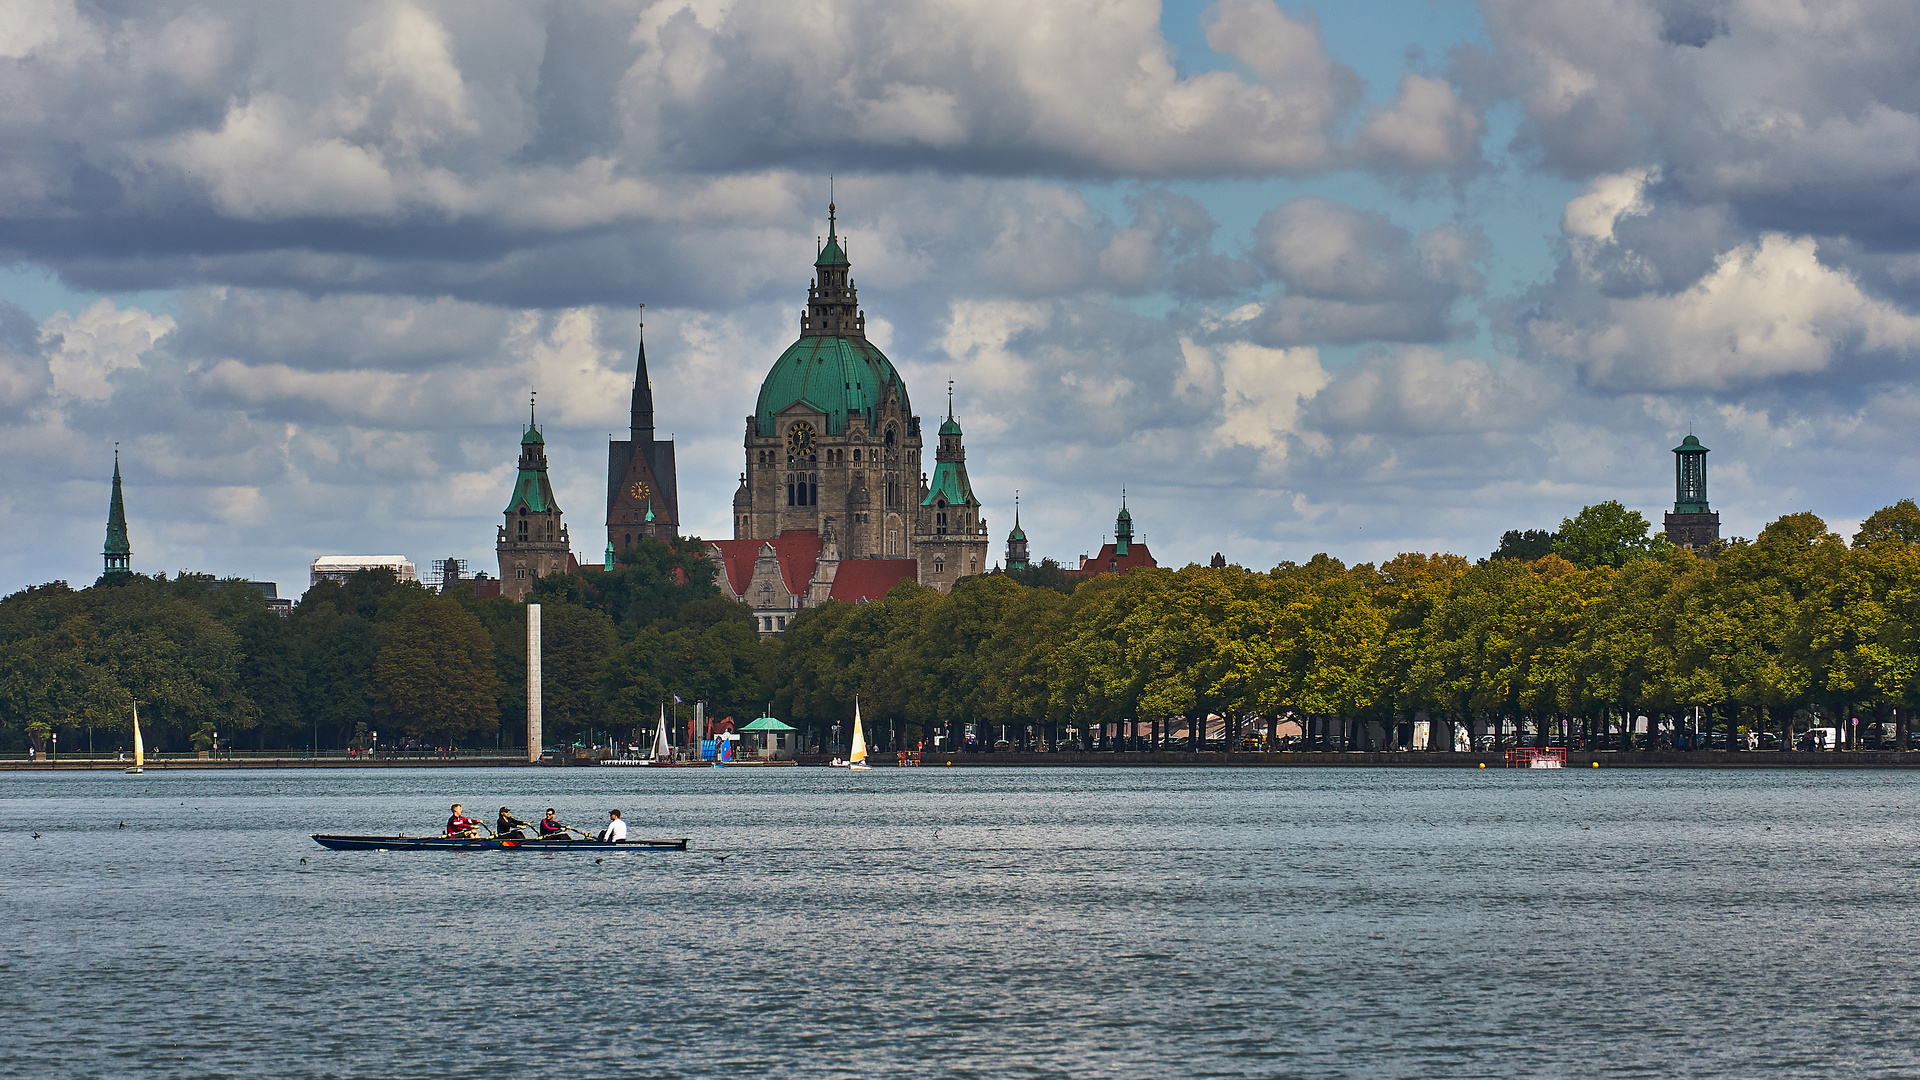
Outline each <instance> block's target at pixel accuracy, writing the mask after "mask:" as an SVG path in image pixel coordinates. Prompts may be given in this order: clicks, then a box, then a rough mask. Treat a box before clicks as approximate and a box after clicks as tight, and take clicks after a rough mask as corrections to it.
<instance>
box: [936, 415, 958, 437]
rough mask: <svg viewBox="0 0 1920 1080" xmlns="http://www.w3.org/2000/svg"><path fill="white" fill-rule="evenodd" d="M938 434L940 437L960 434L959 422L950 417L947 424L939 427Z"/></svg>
mask: <svg viewBox="0 0 1920 1080" xmlns="http://www.w3.org/2000/svg"><path fill="white" fill-rule="evenodd" d="M940 434H942V435H958V434H960V421H958V420H955V419H954V418H953V417H951V416H949V417H947V422H946V423H944V424H941V425H940Z"/></svg>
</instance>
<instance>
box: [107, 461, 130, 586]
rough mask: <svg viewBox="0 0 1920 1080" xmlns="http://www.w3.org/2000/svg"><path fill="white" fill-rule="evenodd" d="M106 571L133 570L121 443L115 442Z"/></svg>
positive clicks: (108, 510) (108, 509)
mask: <svg viewBox="0 0 1920 1080" xmlns="http://www.w3.org/2000/svg"><path fill="white" fill-rule="evenodd" d="M101 554H102V555H103V556H104V557H105V561H106V573H109V574H125V573H131V572H132V570H133V546H132V545H131V544H129V543H128V542H127V505H126V502H125V500H124V499H123V498H122V496H121V494H120V444H119V443H114V444H113V497H112V499H111V500H109V501H108V503H107V546H106V549H105V550H104V551H103V552H102V553H101Z"/></svg>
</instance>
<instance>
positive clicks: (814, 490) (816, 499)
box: [807, 473, 820, 506]
mask: <svg viewBox="0 0 1920 1080" xmlns="http://www.w3.org/2000/svg"><path fill="white" fill-rule="evenodd" d="M807 505H808V506H818V505H820V474H819V473H809V474H807Z"/></svg>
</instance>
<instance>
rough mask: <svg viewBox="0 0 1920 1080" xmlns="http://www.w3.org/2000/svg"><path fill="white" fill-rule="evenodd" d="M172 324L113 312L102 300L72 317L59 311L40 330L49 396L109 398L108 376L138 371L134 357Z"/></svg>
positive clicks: (134, 311) (136, 312)
mask: <svg viewBox="0 0 1920 1080" xmlns="http://www.w3.org/2000/svg"><path fill="white" fill-rule="evenodd" d="M173 326H174V323H173V319H172V318H171V317H169V316H166V315H155V314H153V313H152V312H148V311H142V310H141V309H139V308H118V307H115V306H114V304H113V301H111V300H104V299H103V300H96V301H94V302H93V303H92V304H89V305H88V306H87V307H86V308H85V309H84V310H82V311H81V312H80V314H78V315H70V314H68V313H67V312H64V311H62V312H59V313H58V314H56V315H54V316H53V317H52V318H50V319H48V320H47V321H46V323H45V324H44V325H43V326H42V327H41V340H42V341H43V342H45V343H47V344H49V345H53V351H52V354H51V355H50V356H49V357H48V360H47V367H48V369H49V370H50V371H51V372H52V373H53V389H54V392H55V393H58V394H64V395H66V396H69V397H75V398H81V399H83V400H88V401H105V400H106V399H108V398H110V397H112V396H113V389H114V381H113V374H114V372H116V371H122V370H125V369H127V368H138V367H139V366H140V358H141V357H142V356H144V355H146V353H147V352H148V351H149V350H151V349H152V348H153V346H154V343H155V342H157V341H159V340H160V339H161V338H162V337H165V336H166V335H167V334H169V333H171V332H172V330H173ZM56 343H57V344H56Z"/></svg>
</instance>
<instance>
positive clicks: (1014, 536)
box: [1007, 525, 1027, 540]
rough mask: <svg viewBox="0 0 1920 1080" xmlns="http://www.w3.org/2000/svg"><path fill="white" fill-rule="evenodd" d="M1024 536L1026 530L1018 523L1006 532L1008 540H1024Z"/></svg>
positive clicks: (1025, 536) (1025, 535)
mask: <svg viewBox="0 0 1920 1080" xmlns="http://www.w3.org/2000/svg"><path fill="white" fill-rule="evenodd" d="M1026 538H1027V532H1026V530H1025V529H1022V528H1021V527H1020V526H1018V525H1015V526H1014V527H1013V531H1012V532H1010V533H1008V534H1007V539H1008V540H1025V539H1026Z"/></svg>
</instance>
